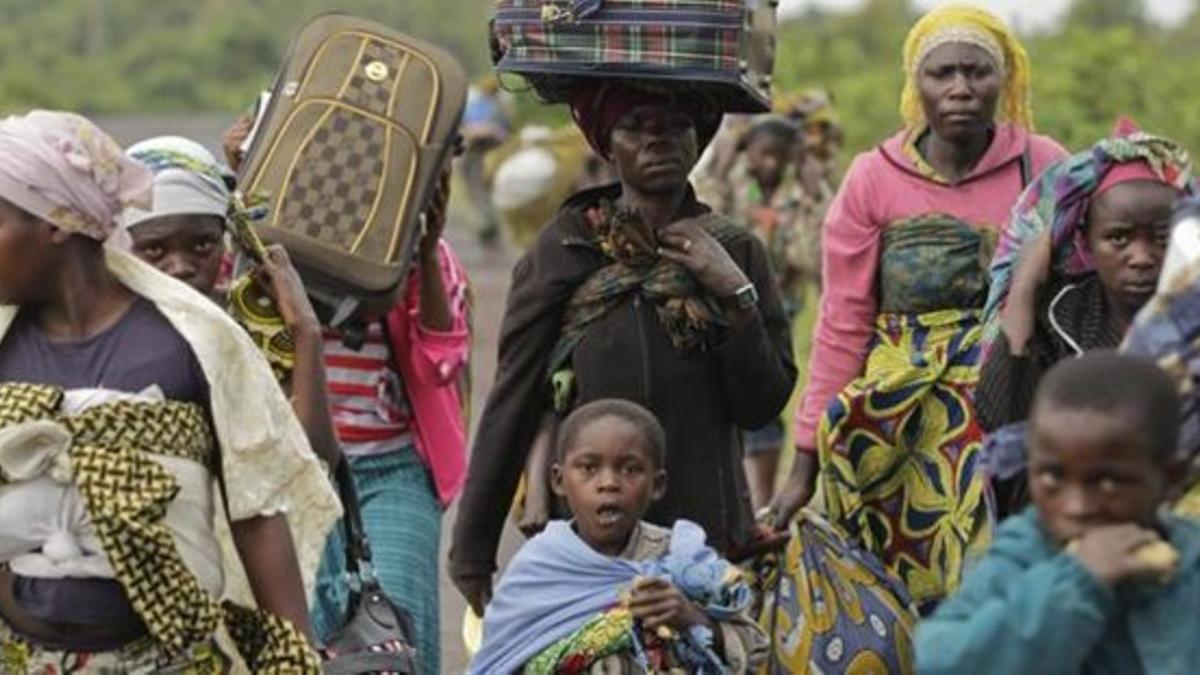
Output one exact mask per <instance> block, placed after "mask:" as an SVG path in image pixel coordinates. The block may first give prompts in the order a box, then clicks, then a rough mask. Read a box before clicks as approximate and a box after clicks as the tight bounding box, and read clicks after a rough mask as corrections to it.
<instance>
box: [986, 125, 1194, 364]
mask: <svg viewBox="0 0 1200 675" xmlns="http://www.w3.org/2000/svg"><path fill="white" fill-rule="evenodd" d="M1136 161H1144V162H1146V163H1147V164H1149V166H1150V168H1151V169H1152V170H1153V171H1154V173H1155V174H1156V175H1157V176H1158V177H1159V178H1161V179H1162V180H1163V182H1165V183H1166V184H1168V185H1171V186H1174V187H1176V188H1178V189H1180V190H1182V191H1184V192H1186V193H1190V194H1195V193H1196V192H1197V186H1196V183H1195V182H1194V180H1193V179H1192V172H1191V158H1190V156H1189V155H1188V153H1187V151H1186V150H1184V149H1183V148H1182V147H1180V146H1179V145H1178V144H1176V143H1175V142H1173V141H1170V140H1168V139H1165V138H1161V137H1159V136H1154V135H1151V134H1147V133H1144V132H1140V131H1138V132H1134V133H1132V134H1130V135H1128V136H1125V137H1120V138H1107V139H1104V140H1102V141H1100V142H1099V143H1097V144H1095V145H1094V146H1092V147H1091V148H1090V149H1088V150H1085V151H1083V152H1080V153H1077V154H1075V155H1072V156H1070V157H1068V158H1067V159H1064V160H1062V161H1060V162H1058V163H1056V164H1054V165H1052V166H1051V167H1050V168H1048V169H1046V170H1045V171H1043V172H1042V174H1041V175H1040V176H1038V177H1037V179H1036V180H1034V181H1033V182H1032V183H1030V184H1029V187H1027V188H1026V189H1025V192H1024V193H1023V194H1022V195H1021V197H1020V200H1019V201H1018V202H1017V205H1016V206H1015V207H1014V208H1013V215H1012V220H1011V221H1010V222H1009V224H1008V226H1007V227H1006V228H1004V231H1003V233H1002V234H1001V237H1000V243H999V244H998V246H997V248H996V256H995V259H994V260H993V261H992V269H991V288H990V290H989V294H988V301H987V305H986V307H985V308H984V332H983V347H984V350H985V351H986V350H987V348H988V347H989V346H990V345H991V343H992V342H993V341H995V339H996V337H998V336H999V334H1000V312H1001V310H1002V309H1004V305H1005V303H1006V301H1007V299H1008V292H1009V289H1010V287H1011V286H1012V276H1013V272H1014V271H1015V269H1016V264H1017V260H1018V257H1019V255H1020V251H1021V248H1022V247H1023V246H1024V245H1025V244H1026V243H1028V242H1031V241H1033V240H1034V239H1035V238H1036V237H1037V236H1038V235H1040V234H1041V233H1043V232H1045V231H1047V230H1049V231H1050V233H1051V234H1050V237H1051V240H1052V246H1053V249H1054V252H1053V256H1052V262H1051V266H1052V271H1053V272H1054V273H1056V274H1058V275H1061V276H1064V277H1072V276H1080V275H1083V274H1086V273H1088V272H1091V271H1093V270H1094V269H1095V262H1094V261H1093V260H1092V257H1091V254H1090V253H1089V252H1088V248H1087V233H1086V232H1085V230H1084V227H1083V226H1084V224H1085V221H1086V220H1087V212H1088V207H1089V206H1090V205H1091V197H1092V194H1093V193H1094V192H1095V191H1096V189H1097V187H1099V186H1100V184H1101V182H1102V181H1103V180H1104V176H1105V175H1106V174H1107V173H1108V172H1109V170H1111V169H1112V168H1113V167H1114V166H1116V165H1118V164H1124V163H1127V162H1136Z"/></svg>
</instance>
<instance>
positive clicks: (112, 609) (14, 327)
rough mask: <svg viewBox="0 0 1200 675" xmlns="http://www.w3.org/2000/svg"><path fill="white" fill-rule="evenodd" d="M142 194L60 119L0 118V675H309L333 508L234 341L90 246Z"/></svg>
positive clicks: (120, 164) (261, 366)
mask: <svg viewBox="0 0 1200 675" xmlns="http://www.w3.org/2000/svg"><path fill="white" fill-rule="evenodd" d="M151 180H152V176H151V174H150V172H149V171H147V170H146V169H145V168H144V167H143V166H141V165H140V164H138V163H136V162H133V161H131V160H130V159H128V158H127V157H125V156H124V155H123V154H122V153H121V150H120V148H119V147H118V146H117V145H116V143H114V142H113V141H112V139H111V138H109V137H108V136H107V135H105V134H104V132H102V131H101V130H100V129H98V128H97V127H95V126H94V125H93V124H92V123H91V122H89V121H87V120H86V119H84V118H82V117H80V116H78V115H73V114H69V113H60V112H46V111H36V112H33V113H30V114H28V115H26V116H23V117H10V118H8V119H5V120H3V121H0V670H2V671H3V672H6V673H7V672H57V671H58V670H59V669H60V668H62V666H63V664H72V668H73V672H82V673H93V672H121V673H149V672H161V671H163V670H164V669H166V670H173V669H176V668H180V669H187V670H189V672H201V673H209V672H225V671H226V670H227V669H228V668H229V662H230V660H231V659H236V658H239V657H240V658H241V659H243V660H244V661H245V662H246V665H247V666H248V667H249V668H250V669H251V670H252V671H253V672H289V673H296V672H301V673H309V672H318V668H319V666H318V662H317V658H316V655H315V653H314V652H313V651H312V649H311V648H310V647H309V646H308V644H307V642H306V641H305V633H310V632H311V629H310V627H309V622H308V618H307V612H306V599H305V593H304V588H305V585H306V584H311V582H312V579H313V575H314V572H315V569H314V568H315V566H316V563H317V560H318V556H319V554H320V552H321V550H322V546H323V544H324V539H325V534H326V532H327V531H328V530H329V527H330V525H331V524H332V523H333V522H334V521H335V520H336V518H337V517H338V514H339V508H338V504H337V498H336V496H335V495H334V494H333V491H332V489H331V486H330V485H329V482H328V480H327V479H326V478H325V475H324V472H323V471H322V470H321V467H320V464H319V462H318V461H317V459H316V457H315V456H314V455H313V453H312V451H311V450H310V448H309V446H308V442H307V441H306V439H305V436H304V433H303V430H302V429H301V427H300V425H299V424H298V423H297V421H296V417H295V415H294V414H293V413H292V411H291V408H290V407H289V405H288V402H287V400H286V399H285V398H284V396H283V395H282V393H281V391H280V389H279V387H278V385H277V384H276V383H275V380H274V378H273V377H272V374H271V371H270V369H269V368H268V366H267V363H266V362H265V360H264V359H263V357H262V356H261V354H259V352H258V351H257V350H256V349H255V348H254V345H253V344H252V343H251V341H250V340H249V339H248V338H247V337H246V335H245V334H244V333H243V332H242V331H241V330H240V329H239V328H238V327H237V326H236V325H235V324H234V323H233V322H232V321H231V320H230V319H229V318H228V317H227V316H226V315H225V313H224V312H222V311H221V310H220V309H219V308H218V307H216V306H215V305H213V304H212V303H211V302H208V301H207V300H205V299H204V298H203V297H202V296H201V295H199V294H197V293H196V292H195V291H193V290H192V289H190V288H189V287H188V286H186V285H184V284H181V283H178V282H176V281H174V280H172V279H171V278H170V277H168V276H165V275H163V274H161V273H159V272H158V271H156V270H155V269H154V268H152V267H150V266H148V265H146V264H144V263H142V262H141V261H139V260H138V259H136V258H135V257H133V256H130V255H128V254H126V253H123V252H121V251H119V250H117V249H116V248H115V247H111V246H105V245H104V242H105V241H106V240H108V239H109V238H110V236H111V235H112V234H113V233H114V232H115V231H116V229H117V225H118V217H119V215H120V213H121V212H122V210H123V209H125V208H128V207H137V208H140V209H143V210H147V209H149V208H151V204H152V202H151V189H150V188H151ZM218 485H219V486H220V488H221V489H220V490H218V489H217V487H218ZM218 500H221V501H218ZM222 501H223V504H222ZM229 534H232V542H228V541H224V540H227V539H229V536H228V535H229ZM247 581H248V586H247V583H246V582H247ZM302 582H303V583H302ZM223 599H225V601H224V602H222V600H223ZM228 638H232V643H233V645H232V646H236V649H233V648H231V645H230V642H229V639H228Z"/></svg>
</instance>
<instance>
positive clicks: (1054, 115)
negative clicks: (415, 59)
mask: <svg viewBox="0 0 1200 675" xmlns="http://www.w3.org/2000/svg"><path fill="white" fill-rule="evenodd" d="M490 8H491V0H3V2H0V63H3V68H0V108H2V109H4V110H6V111H13V110H20V109H23V108H28V107H32V106H41V107H56V108H68V109H75V110H79V111H82V112H85V113H93V114H94V113H106V114H116V113H134V112H136V113H147V112H149V113H153V112H172V113H179V112H216V111H228V112H231V113H232V112H236V111H238V110H240V109H241V108H243V107H245V106H246V105H248V104H249V102H251V101H252V100H253V97H254V94H255V92H256V91H257V90H259V89H260V88H262V87H265V86H267V85H269V84H270V82H271V79H272V77H273V75H274V71H275V68H276V67H277V65H278V63H279V60H280V58H281V56H282V54H283V52H284V50H285V48H286V46H287V42H288V40H289V38H290V36H291V35H292V34H293V33H294V31H295V30H296V29H297V28H298V27H299V26H300V25H301V24H302V23H303V22H304V21H305V20H306V19H307V18H309V17H311V16H313V15H315V14H317V13H320V12H324V11H333V10H342V11H350V12H354V13H356V14H360V15H363V16H368V17H372V18H375V19H377V20H380V21H383V22H386V23H388V24H391V25H395V26H400V27H402V28H403V29H404V30H406V31H408V32H411V33H413V34H415V35H420V36H422V37H425V38H426V39H430V40H433V41H435V42H438V43H441V44H443V45H445V46H447V47H449V48H450V49H451V50H453V51H454V52H455V53H456V54H458V55H459V56H460V58H461V59H462V60H463V62H464V63H465V64H466V65H467V67H468V69H469V70H470V71H471V72H473V73H477V74H478V73H483V72H485V71H486V69H487V66H488V50H487V37H486V22H487V18H488V16H489V14H490ZM916 16H917V13H916V12H915V11H914V10H913V8H912V7H911V4H910V3H909V2H908V1H907V0H868V2H867V3H866V4H865V5H864V6H863V7H862V9H860V10H858V11H856V12H852V13H849V14H830V13H821V12H811V13H809V14H807V15H805V16H802V17H799V18H797V19H796V20H793V21H791V22H789V23H788V24H786V25H785V26H784V27H783V28H782V30H781V32H780V40H779V59H778V65H777V72H776V81H777V82H778V83H779V85H780V88H781V89H793V88H799V87H805V86H813V85H816V86H824V87H826V88H828V89H830V90H831V91H832V92H834V95H835V97H836V99H837V102H838V106H839V109H840V113H841V117H842V120H843V123H844V125H845V127H846V130H847V138H848V146H849V149H850V150H852V151H856V150H861V149H863V148H866V147H869V146H870V145H871V144H873V143H874V142H876V141H878V140H879V139H880V138H882V137H883V136H885V135H887V134H888V133H889V132H890V131H892V130H894V129H895V128H896V127H897V125H898V120H899V117H898V113H897V112H896V103H897V100H898V94H899V90H900V78H901V74H900V65H899V54H900V46H901V43H902V41H903V39H904V33H905V31H906V30H907V27H908V26H909V25H910V24H911V22H912V21H913V20H914V18H915V17H916ZM1142 17H1143V12H1142V7H1141V4H1140V2H1139V1H1138V0H1076V2H1075V5H1074V8H1073V9H1072V10H1071V12H1070V14H1069V16H1068V19H1067V20H1066V21H1065V22H1064V23H1063V25H1062V27H1061V28H1059V29H1057V30H1056V31H1054V32H1053V33H1049V34H1040V35H1026V36H1025V38H1026V44H1027V46H1028V47H1029V51H1030V53H1031V56H1032V60H1033V66H1034V77H1033V82H1034V111H1035V115H1036V118H1037V121H1038V125H1039V128H1040V130H1041V131H1043V132H1044V133H1048V134H1050V135H1052V136H1054V137H1056V138H1058V139H1060V140H1061V141H1062V142H1063V143H1065V144H1066V145H1067V146H1069V147H1072V148H1079V147H1082V146H1084V145H1086V144H1088V143H1090V142H1091V141H1093V140H1094V139H1096V138H1098V137H1100V136H1103V135H1104V134H1105V133H1107V131H1108V130H1109V129H1110V128H1111V126H1112V123H1113V121H1114V119H1115V118H1116V116H1117V115H1118V114H1129V115H1131V116H1133V117H1134V118H1135V119H1136V120H1137V121H1138V122H1140V123H1141V124H1142V125H1143V126H1144V127H1145V128H1147V129H1150V130H1153V131H1157V132H1159V133H1163V134H1166V135H1169V136H1172V137H1174V138H1176V139H1178V140H1180V141H1181V142H1184V143H1185V144H1186V145H1188V146H1189V147H1191V148H1200V12H1196V11H1193V13H1192V16H1191V18H1190V19H1188V20H1187V21H1186V22H1184V23H1183V24H1182V25H1179V26H1176V27H1172V28H1170V29H1166V28H1162V27H1159V26H1156V25H1154V24H1150V23H1147V22H1146V21H1145V20H1144V19H1143V18H1142ZM517 98H518V102H519V110H520V116H521V117H522V118H523V119H525V120H539V121H564V120H565V117H563V116H562V113H561V111H559V110H555V109H546V108H543V107H541V106H538V105H536V103H535V102H533V101H531V100H529V99H528V98H527V97H524V96H518V97H517Z"/></svg>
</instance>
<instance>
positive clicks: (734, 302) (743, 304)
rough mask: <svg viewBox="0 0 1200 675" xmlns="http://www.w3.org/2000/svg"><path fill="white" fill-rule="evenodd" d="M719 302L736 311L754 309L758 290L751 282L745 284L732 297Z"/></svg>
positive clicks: (756, 303)
mask: <svg viewBox="0 0 1200 675" xmlns="http://www.w3.org/2000/svg"><path fill="white" fill-rule="evenodd" d="M721 300H722V301H723V302H725V303H726V304H727V305H729V306H730V307H734V308H736V309H742V310H745V309H754V308H755V307H757V306H758V289H757V288H755V287H754V283H753V282H747V283H746V285H745V286H742V287H741V288H739V289H737V290H736V291H734V292H733V295H729V296H726V297H724V298H722V299H721Z"/></svg>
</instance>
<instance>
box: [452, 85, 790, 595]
mask: <svg viewBox="0 0 1200 675" xmlns="http://www.w3.org/2000/svg"><path fill="white" fill-rule="evenodd" d="M571 107H572V113H573V115H574V117H575V120H576V122H577V124H578V125H579V127H580V129H581V130H582V131H583V132H584V134H585V135H586V136H587V137H588V140H589V142H590V143H591V144H592V146H593V147H594V148H595V149H596V151H597V152H598V153H599V154H600V155H601V156H602V157H605V158H606V159H609V160H610V161H611V162H612V163H613V164H614V166H615V167H616V170H617V174H618V176H619V178H620V184H618V185H612V186H608V187H604V188H599V189H596V190H590V191H586V192H583V193H580V194H578V195H576V196H575V197H573V198H572V199H571V200H569V201H568V202H567V203H566V204H565V205H564V207H563V208H562V210H561V211H560V212H559V215H558V216H557V217H556V218H555V220H554V221H552V222H551V223H550V224H549V225H547V227H546V228H545V229H544V230H543V232H542V234H541V236H540V237H539V239H538V241H537V243H536V244H535V245H534V247H533V249H532V250H531V251H530V252H529V253H528V254H527V255H526V256H525V257H524V258H522V259H521V261H520V262H518V263H517V266H516V268H515V270H514V272H513V286H512V290H511V292H510V294H509V298H508V307H507V309H506V311H505V317H504V324H503V327H502V330H501V337H500V358H499V368H498V371H497V375H496V382H495V385H494V387H493V388H492V391H491V393H490V395H489V398H488V403H487V407H486V408H485V410H484V413H483V418H482V420H481V422H480V427H479V432H478V435H477V437H476V439H475V448H474V452H473V453H472V457H471V465H470V469H469V472H468V476H467V483H466V488H465V491H464V493H463V496H462V499H461V502H460V504H459V512H458V521H457V522H456V523H455V528H454V540H453V546H452V548H451V551H450V573H451V576H452V577H453V579H454V582H455V584H456V585H457V586H458V588H459V589H460V590H461V591H462V592H463V594H464V595H465V596H466V597H467V599H468V601H469V602H470V603H471V605H472V607H473V608H474V609H475V611H476V612H477V613H480V614H482V610H483V608H484V606H485V605H486V604H487V601H488V599H489V597H490V595H491V578H492V575H493V573H494V572H495V571H496V560H495V558H496V546H497V542H498V541H499V538H500V533H501V530H502V529H503V526H504V520H505V518H506V517H507V514H508V507H509V504H510V503H511V502H512V498H513V494H514V492H515V490H516V487H517V483H518V480H519V478H520V475H521V472H522V470H523V468H524V466H525V460H526V455H527V452H528V449H529V448H530V445H531V443H532V442H533V440H534V437H535V435H536V434H537V432H538V429H539V426H540V423H541V420H542V419H543V416H544V415H545V413H546V411H548V410H554V411H556V412H557V413H558V414H560V415H561V414H565V413H566V412H569V410H570V409H571V408H573V407H575V406H577V405H580V404H583V403H586V402H588V401H593V400H596V399H601V398H622V399H628V400H631V401H635V402H637V403H640V404H641V405H643V406H646V407H647V408H649V409H650V410H651V411H653V412H654V413H655V415H656V416H657V417H658V418H659V420H660V421H661V422H662V424H663V426H664V427H665V428H666V431H667V467H668V476H669V480H668V486H667V492H666V496H665V497H664V498H663V499H662V500H661V501H659V502H658V503H657V504H656V505H655V506H654V507H653V508H652V510H651V511H650V513H649V514H647V518H648V519H649V520H651V521H652V522H655V523H658V524H662V525H670V524H671V523H672V522H673V521H674V520H676V519H678V518H687V519H689V520H693V521H696V522H697V523H699V524H700V525H702V526H703V527H704V528H705V530H706V531H707V533H708V536H709V541H710V543H711V544H713V545H714V546H715V547H716V548H718V549H719V550H721V551H722V552H727V551H729V550H730V549H734V548H737V547H739V546H741V545H744V544H746V543H748V541H749V539H750V537H751V534H752V530H753V525H754V522H753V514H752V512H751V507H750V499H749V493H748V489H747V485H746V478H745V475H744V473H743V469H742V446H741V434H740V431H739V428H758V427H761V426H763V425H764V424H766V423H767V422H768V421H770V420H771V419H773V418H774V417H776V416H778V415H779V414H780V411H781V410H782V409H783V407H784V405H786V403H787V400H788V398H789V397H790V395H791V393H792V389H793V387H794V385H795V380H796V369H795V366H794V364H793V363H792V356H791V338H790V335H789V330H788V322H787V318H786V316H785V314H784V311H783V306H782V303H781V301H780V298H779V294H778V291H777V288H776V284H775V283H774V281H773V280H772V277H771V272H770V268H769V264H768V262H767V255H766V252H765V251H764V249H763V247H762V245H761V244H760V243H759V242H758V241H757V240H756V239H755V238H754V236H753V235H751V234H748V233H746V232H745V230H743V229H742V228H739V227H737V226H736V225H733V224H731V223H728V222H726V221H724V220H723V219H721V218H720V217H717V216H714V215H712V214H710V213H709V209H708V208H707V207H706V206H704V205H702V204H700V203H699V202H697V201H696V198H695V195H694V193H693V192H692V189H691V186H690V185H689V183H688V174H689V172H690V171H691V169H692V167H693V165H694V164H695V162H696V159H697V157H698V155H699V152H700V150H701V149H702V148H703V147H704V145H705V144H707V143H708V141H709V140H711V138H712V135H713V133H714V132H715V130H716V128H717V126H718V123H719V121H720V114H719V112H718V111H717V108H716V107H715V106H713V105H712V104H711V103H710V102H709V101H708V100H706V99H705V98H703V97H701V96H698V95H691V94H687V93H681V92H680V91H679V90H671V89H659V90H656V91H651V90H648V89H640V88H633V87H632V86H629V85H625V84H617V83H614V82H605V83H598V84H597V85H595V86H590V87H581V88H580V91H578V92H577V93H576V95H575V96H574V97H573V100H572V104H571Z"/></svg>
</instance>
